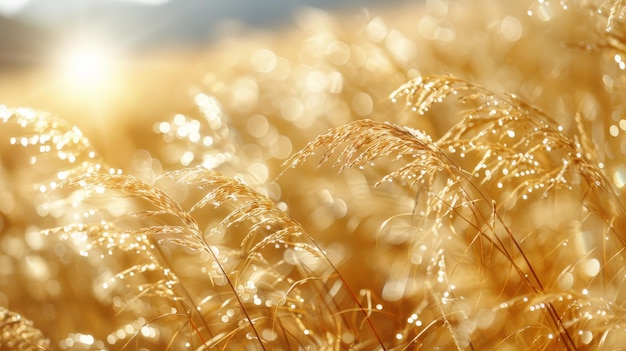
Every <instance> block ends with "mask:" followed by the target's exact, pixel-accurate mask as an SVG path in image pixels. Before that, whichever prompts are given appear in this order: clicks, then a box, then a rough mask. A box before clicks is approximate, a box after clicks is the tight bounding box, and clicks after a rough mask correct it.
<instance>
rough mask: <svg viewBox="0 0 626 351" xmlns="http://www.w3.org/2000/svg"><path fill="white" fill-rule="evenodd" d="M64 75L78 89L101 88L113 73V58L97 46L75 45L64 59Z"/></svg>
mask: <svg viewBox="0 0 626 351" xmlns="http://www.w3.org/2000/svg"><path fill="white" fill-rule="evenodd" d="M61 62H62V65H63V73H64V75H65V77H66V78H67V79H68V80H69V81H70V82H71V83H72V84H73V85H75V86H76V87H80V88H99V87H102V85H103V83H105V80H106V78H107V77H108V76H109V75H110V73H111V68H112V65H111V57H110V55H109V53H108V52H107V50H106V49H104V48H102V47H98V46H95V45H75V46H72V47H70V48H69V49H67V51H65V52H64V53H63V57H62V60H61Z"/></svg>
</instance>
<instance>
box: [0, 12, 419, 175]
mask: <svg viewBox="0 0 626 351" xmlns="http://www.w3.org/2000/svg"><path fill="white" fill-rule="evenodd" d="M399 3H409V1H406V0H393V1H384V0H342V1H335V0H291V1H289V0H265V1H249V0H230V1H217V0H186V1H168V0H134V1H130V0H127V1H122V0H117V1H112V0H58V1H48V0H0V104H4V105H7V106H9V107H30V108H34V109H38V110H44V111H47V112H50V113H52V114H54V115H58V116H60V117H61V118H63V119H66V120H68V121H70V123H73V124H76V125H77V126H78V127H79V128H81V129H82V130H83V132H84V133H85V134H86V136H87V137H88V138H89V139H90V140H91V141H92V143H93V144H95V146H96V148H97V149H99V150H110V149H116V148H111V147H110V146H111V145H118V143H120V142H127V141H128V134H126V135H122V134H119V131H117V130H116V129H115V128H116V125H117V124H118V123H116V121H123V122H120V123H123V125H128V124H129V123H128V122H129V121H130V120H132V121H133V122H132V123H131V124H135V125H137V128H138V129H139V128H141V130H143V131H146V130H151V129H152V128H151V124H152V123H153V122H154V121H155V120H163V119H169V118H170V117H171V116H173V115H174V114H176V113H180V112H184V111H186V110H187V109H189V108H190V106H192V105H193V102H192V99H191V95H190V93H189V90H190V88H191V87H192V86H194V85H197V84H199V83H201V81H202V78H203V76H205V75H207V74H209V73H210V72H218V73H219V72H221V71H223V66H220V65H218V64H216V62H220V60H221V59H223V58H224V57H225V56H224V52H228V53H229V54H228V55H235V56H236V57H234V58H227V59H226V60H231V61H232V60H233V59H236V60H241V61H247V60H249V58H246V57H244V56H245V55H250V53H249V52H246V50H245V49H241V51H239V50H240V48H245V47H246V44H245V42H246V40H247V41H248V43H249V42H250V41H252V40H257V41H258V38H260V37H264V38H266V39H267V38H270V40H277V39H276V38H278V37H281V36H283V37H284V36H285V35H286V34H288V33H290V32H293V31H294V29H295V30H298V28H297V27H298V23H300V22H301V21H300V19H301V18H300V17H299V16H302V14H303V13H305V12H307V11H309V12H310V11H311V9H312V8H314V9H320V10H321V11H319V12H320V13H333V14H337V15H338V16H345V17H346V18H350V17H354V16H358V15H359V13H364V12H367V11H370V10H372V9H380V10H382V9H384V8H389V7H392V6H393V5H394V4H396V5H397V4H399ZM412 3H415V1H412ZM307 9H309V10H307ZM300 29H302V28H300ZM251 38H253V39H251ZM229 41H230V42H229ZM225 43H227V45H225ZM292 44H293V43H292ZM255 45H256V43H255ZM260 45H262V44H260ZM277 45H288V44H280V41H278V42H277ZM237 55H238V56H237ZM218 57H220V59H218ZM143 121H145V122H143ZM146 123H149V124H150V125H148V126H146V125H145V124H146ZM142 124H143V127H142ZM126 128H127V129H132V128H128V127H126ZM118 129H123V128H118ZM127 132H133V131H132V130H130V131H127ZM116 159H117V160H116ZM111 161H112V163H113V164H114V165H116V166H118V167H123V166H124V163H125V162H126V161H127V160H125V159H124V158H123V157H121V155H112V157H111ZM116 161H117V162H116Z"/></svg>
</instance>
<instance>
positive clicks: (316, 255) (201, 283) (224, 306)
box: [46, 168, 382, 349]
mask: <svg viewBox="0 0 626 351" xmlns="http://www.w3.org/2000/svg"><path fill="white" fill-rule="evenodd" d="M172 180H173V181H174V183H173V185H172ZM161 181H163V182H164V183H166V184H169V185H168V191H177V190H180V188H186V189H189V190H188V192H189V193H190V194H192V196H190V197H189V198H188V199H183V200H182V202H179V201H176V200H174V199H173V198H172V197H171V196H170V195H168V191H165V190H163V189H160V188H159V187H158V186H151V185H148V184H146V183H144V182H142V181H140V180H138V179H136V178H134V177H132V176H126V175H115V174H113V175H110V174H109V175H105V174H85V175H83V176H80V177H76V178H74V179H70V180H68V181H66V182H64V183H63V184H62V185H63V186H64V187H68V188H69V187H78V190H76V191H78V192H82V193H83V194H82V196H81V198H84V199H85V200H88V199H89V198H91V197H98V196H105V197H106V196H107V195H109V194H110V193H109V192H111V191H113V193H112V194H116V193H117V194H123V195H124V196H125V197H126V198H127V199H128V202H129V203H130V205H129V206H128V208H129V209H132V210H134V211H130V212H128V214H127V215H126V216H127V217H128V219H127V220H125V219H124V218H123V217H120V216H115V222H116V223H119V224H114V223H113V222H106V221H102V222H100V223H96V224H93V225H88V224H83V223H76V224H71V225H67V226H64V227H59V228H54V229H50V230H48V231H46V233H47V234H48V235H58V236H59V237H60V238H61V239H64V240H70V241H71V240H75V241H78V243H77V245H78V246H79V248H80V251H81V253H82V254H83V256H90V257H92V256H93V257H97V256H98V253H99V252H106V253H107V254H106V255H107V256H108V257H118V260H120V261H121V260H123V259H122V257H123V256H121V255H122V254H123V253H128V254H131V253H135V254H136V255H137V257H135V258H134V259H133V260H131V262H134V264H132V265H130V266H129V267H127V268H124V269H122V270H119V271H117V272H116V273H115V275H114V277H113V278H111V279H109V280H103V283H102V285H103V286H105V287H107V286H108V291H110V293H115V292H120V291H123V290H121V289H119V288H115V284H114V283H116V281H126V285H125V288H126V290H131V291H136V293H135V297H134V299H136V300H146V299H153V298H155V297H156V298H160V299H163V301H165V302H167V303H168V304H169V305H171V306H176V307H175V308H180V307H181V306H182V308H183V309H184V310H185V311H187V313H186V315H187V318H188V323H189V325H191V326H193V328H192V331H190V332H182V331H181V332H180V333H178V332H177V333H175V334H166V333H163V334H162V337H165V336H166V335H169V336H168V337H169V338H170V342H169V343H170V344H171V345H172V347H174V345H179V343H184V342H185V341H184V340H185V339H186V340H194V343H196V344H198V345H201V346H200V348H203V347H209V348H211V347H229V348H230V347H246V348H251V349H265V348H266V347H267V345H271V344H274V343H279V344H281V345H292V346H294V347H296V346H297V345H300V346H304V345H308V347H316V348H318V347H325V346H324V345H327V343H328V342H330V341H329V340H328V339H327V338H328V337H329V336H328V335H336V336H335V337H337V338H340V337H341V332H339V331H333V332H329V331H328V330H326V331H324V332H323V331H322V329H318V328H327V327H328V326H329V325H334V326H335V327H334V328H338V330H346V329H347V330H350V331H351V333H354V338H353V340H352V341H351V342H349V343H348V344H355V345H356V344H365V343H371V342H372V340H375V341H374V342H375V343H378V344H381V345H382V342H381V341H380V339H378V338H377V336H376V333H375V330H374V329H373V326H372V325H371V324H368V328H369V329H365V330H360V329H361V327H359V326H357V325H358V324H359V323H361V322H355V324H352V323H350V322H349V319H347V317H346V316H347V315H352V314H356V315H361V317H360V318H356V317H355V320H363V321H365V319H366V317H367V316H368V315H369V313H371V312H367V311H365V310H364V308H363V307H362V306H361V305H360V304H359V302H358V300H357V299H356V298H355V297H354V294H353V293H352V292H351V291H350V290H349V289H348V288H347V287H346V286H345V285H344V283H345V282H343V281H342V279H341V276H340V275H339V273H338V272H337V270H336V268H335V267H334V266H333V264H332V262H330V261H329V259H328V257H326V255H325V253H324V251H323V250H322V249H321V248H320V247H318V246H317V244H316V242H315V241H314V240H313V239H312V238H311V237H310V236H308V234H306V232H305V231H304V230H303V229H302V227H301V226H300V225H299V224H298V223H297V222H296V221H294V220H293V219H292V218H290V217H289V216H288V215H287V214H286V213H285V212H284V211H282V210H280V209H279V208H278V207H277V206H276V205H275V204H274V203H273V202H272V201H271V200H269V199H268V198H267V197H265V196H263V195H261V194H259V193H257V192H256V191H254V190H253V189H251V188H250V187H248V186H247V185H245V184H244V183H242V182H241V181H238V180H235V179H232V178H228V177H224V176H222V175H219V174H216V173H215V172H212V171H208V170H206V169H202V168H195V169H187V170H180V171H175V172H171V173H167V174H165V175H163V176H162V178H161ZM157 183H158V182H157ZM95 203H98V202H97V201H96V202H95ZM144 207H147V208H145V209H144ZM106 208H107V204H104V207H103V208H100V209H98V211H99V212H102V213H103V214H106V212H107V211H101V210H106ZM135 209H136V210H135ZM196 218H197V219H196ZM131 219H133V220H132V221H131ZM171 221H178V223H177V224H169V222H171ZM155 222H157V223H158V222H161V223H160V224H159V225H154V223H155ZM163 222H165V223H163ZM120 224H121V225H125V226H129V227H130V228H129V229H121V228H119V227H118V225H120ZM201 228H204V229H201ZM171 244H173V245H171ZM174 249H175V250H182V252H181V253H180V254H179V255H177V256H175V257H172V256H171V254H169V252H171V250H174ZM100 256H101V257H102V254H100ZM107 256H105V257H107ZM124 260H126V259H124ZM190 263H191V265H190ZM141 277H144V278H143V279H140V278H141ZM320 294H321V295H320ZM328 294H332V295H333V297H330V298H326V297H324V296H325V295H328ZM318 295H320V296H318ZM305 310H309V311H316V314H315V315H311V314H308V315H305V314H302V313H301V311H305ZM127 312H133V311H127ZM135 312H136V313H142V312H141V311H135ZM318 314H319V315H318ZM169 315H170V316H171V317H175V316H179V317H180V313H178V312H172V313H169ZM320 316H323V317H320ZM319 318H323V319H327V320H328V321H327V322H326V323H324V324H321V325H319V326H318V327H315V328H314V327H313V326H314V325H315V322H314V320H319ZM159 319H160V318H159ZM235 320H236V321H239V322H238V323H234V322H233V321H235ZM156 324H157V322H155V323H154V326H153V325H151V326H150V327H154V328H156V327H157V325H156ZM327 333H331V334H327ZM325 335H326V336H325ZM133 338H139V335H137V334H135V335H134V336H133ZM279 340H280V341H279ZM128 342H129V341H126V343H128ZM332 343H333V344H337V343H338V344H341V343H342V341H340V340H339V339H337V340H334V341H332Z"/></svg>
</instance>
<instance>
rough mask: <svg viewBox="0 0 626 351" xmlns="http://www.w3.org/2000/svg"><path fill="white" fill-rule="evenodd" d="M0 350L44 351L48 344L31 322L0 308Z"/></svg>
mask: <svg viewBox="0 0 626 351" xmlns="http://www.w3.org/2000/svg"><path fill="white" fill-rule="evenodd" d="M0 350H6V351H9V350H23V351H45V350H50V342H49V340H48V339H46V338H45V337H44V336H43V334H42V333H41V331H39V329H37V328H35V327H34V326H33V323H32V322H31V321H29V320H28V319H25V318H24V317H22V316H21V315H19V314H17V313H15V312H11V311H9V310H7V309H5V308H4V307H0Z"/></svg>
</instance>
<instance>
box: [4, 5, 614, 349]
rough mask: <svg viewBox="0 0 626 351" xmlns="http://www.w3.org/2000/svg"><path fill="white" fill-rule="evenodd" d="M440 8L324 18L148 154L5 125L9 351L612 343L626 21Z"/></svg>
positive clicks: (213, 80) (49, 127)
mask: <svg viewBox="0 0 626 351" xmlns="http://www.w3.org/2000/svg"><path fill="white" fill-rule="evenodd" d="M429 4H430V5H427V7H426V9H425V10H422V11H424V12H423V13H422V17H421V18H422V21H420V22H419V23H420V25H421V26H422V27H420V28H421V29H420V30H418V32H419V33H417V34H416V33H413V32H411V29H410V28H412V27H411V25H410V24H411V23H413V22H412V21H408V20H407V22H406V23H408V24H406V23H404V21H399V22H398V23H397V26H398V28H399V29H397V30H396V29H392V28H390V27H389V26H390V24H386V25H385V24H384V23H383V22H382V19H381V17H373V18H369V17H368V18H367V20H366V22H365V25H362V26H360V27H359V25H357V24H355V23H352V22H351V23H350V25H348V26H345V25H344V26H342V25H341V24H338V23H335V22H333V21H332V20H330V19H329V18H328V17H327V15H326V14H321V13H319V12H312V13H311V14H309V17H306V18H304V19H303V20H302V23H304V24H305V25H303V26H304V27H306V29H304V30H303V31H307V30H308V31H311V32H312V34H310V35H309V36H307V40H306V41H305V42H303V43H302V44H301V47H302V49H301V51H298V50H296V49H294V48H293V46H292V45H286V44H284V43H283V42H279V43H278V44H275V45H276V46H277V47H276V48H275V49H274V50H275V51H271V52H268V51H267V50H268V49H265V48H263V49H254V50H256V51H254V53H253V54H251V55H250V56H251V57H257V59H256V60H255V59H252V61H250V62H251V63H242V62H236V63H234V64H232V65H231V66H228V65H225V66H220V70H219V71H217V73H215V71H212V72H213V73H212V75H209V76H207V77H204V79H203V81H204V83H205V84H206V85H204V86H203V85H200V86H199V87H195V88H194V89H192V90H193V98H194V99H195V104H196V106H195V107H196V109H197V110H196V111H195V112H193V113H195V115H191V113H190V114H186V115H183V114H178V115H176V116H175V117H173V118H165V119H155V120H150V123H152V125H151V124H147V125H146V122H145V120H143V119H142V120H141V121H140V122H137V123H138V125H135V124H134V123H135V122H133V121H132V120H128V121H124V122H123V123H121V124H119V125H116V126H115V128H121V132H120V131H118V132H120V133H131V131H133V130H135V129H136V128H140V127H142V129H141V130H143V131H142V133H146V134H149V135H147V136H143V138H142V140H141V141H139V142H137V145H134V146H133V147H128V144H121V146H119V147H114V146H111V148H112V149H113V150H107V152H105V153H100V152H98V150H97V149H96V148H95V147H93V146H92V145H91V144H90V141H89V140H88V138H86V137H85V136H84V135H83V133H82V132H81V131H80V130H79V129H78V128H77V127H75V126H73V125H72V124H70V123H66V122H63V121H62V120H60V119H59V118H57V117H54V116H52V115H49V114H46V113H43V112H39V111H35V110H30V109H12V108H6V107H3V108H2V109H0V121H2V128H1V129H0V142H1V143H2V144H1V145H0V151H1V152H2V164H1V166H2V168H1V169H0V171H1V172H2V173H1V174H2V178H1V179H2V180H1V181H0V199H2V200H3V201H2V204H0V214H1V215H2V217H1V219H2V220H3V227H2V232H1V234H0V235H1V236H0V244H1V245H0V263H1V264H2V265H3V266H2V267H0V277H2V278H3V280H2V285H0V287H1V288H2V290H0V306H1V305H2V304H4V305H6V306H5V307H6V308H5V307H0V350H5V349H6V350H9V349H27V350H48V349H57V348H58V349H72V350H83V349H98V350H99V349H111V350H144V349H171V350H179V349H180V350H182V349H193V350H213V349H216V350H226V349H228V350H231V349H245V350H283V349H284V350H299V349H302V350H412V349H435V348H439V349H457V350H466V349H472V350H482V349H499V350H520V349H521V350H579V349H580V350H583V349H602V350H615V349H620V348H622V347H623V346H622V345H623V343H624V341H625V340H626V335H624V330H626V329H624V328H625V326H626V311H625V306H624V301H625V299H626V285H625V283H626V278H625V277H626V269H625V267H626V257H625V256H624V247H625V240H626V238H625V237H624V235H625V234H626V233H625V232H624V230H625V229H624V228H626V221H625V219H626V211H625V209H624V207H623V206H624V204H623V185H624V184H622V183H621V180H620V179H621V178H620V177H621V176H622V173H623V170H622V167H624V165H623V161H622V156H623V154H624V152H622V151H621V149H620V147H621V146H620V145H619V140H620V137H623V130H626V128H622V124H623V123H624V122H623V121H626V120H625V119H623V118H622V117H623V116H622V113H623V102H622V101H621V100H620V97H622V96H623V87H622V84H623V83H624V81H623V73H622V72H621V71H622V70H623V68H620V67H619V65H620V62H622V61H621V55H622V54H624V50H623V43H624V42H626V40H625V39H624V36H623V31H622V27H623V18H622V17H623V14H624V8H625V7H624V5H623V4H622V2H621V1H612V2H603V1H600V2H598V3H597V4H596V3H592V2H583V1H580V2H574V1H563V2H561V5H562V6H563V7H568V9H567V10H562V9H560V7H559V8H558V9H557V4H552V5H549V4H545V2H530V3H526V4H524V6H525V7H524V6H521V5H519V4H517V3H516V4H509V5H503V4H499V3H498V2H492V1H487V2H485V3H481V4H480V6H481V7H479V9H477V8H475V7H472V6H475V3H471V4H469V3H466V2H463V1H451V2H450V3H448V2H443V1H433V2H429ZM444 5H445V6H446V7H445V9H446V11H443V10H442V9H443V7H441V6H444ZM468 6H469V7H470V8H472V9H473V12H467V11H466V10H467V9H468ZM490 6H495V7H494V8H496V9H499V10H501V11H502V12H503V14H502V13H491V14H490V13H487V14H481V13H480V8H482V7H485V8H488V7H490ZM546 6H552V7H550V8H546ZM529 8H530V9H531V10H532V11H535V12H536V13H535V14H534V15H533V16H534V17H532V16H531V17H530V19H529V18H528V17H524V16H526V12H525V11H526V10H527V9H529ZM520 9H522V10H523V11H521V12H520ZM590 9H591V11H590ZM539 10H541V11H544V12H538V11H539ZM548 10H549V11H548ZM442 11H443V12H442ZM507 11H508V12H507ZM546 11H547V12H546ZM559 11H560V12H559ZM495 12H498V11H495ZM420 13H421V12H420ZM481 16H482V17H481ZM542 16H543V17H542ZM405 17H409V16H408V15H405ZM402 18H404V17H402ZM537 18H539V19H538V20H537ZM484 19H491V20H493V21H496V20H497V21H496V22H493V23H496V25H492V26H491V27H489V28H486V29H485V28H484V23H486V22H485V21H482V20H484ZM581 19H585V20H584V21H583V20H581ZM434 20H437V21H439V24H438V27H437V28H439V30H440V31H439V32H437V31H434V30H430V29H432V28H430V27H428V25H430V24H432V23H433V21H434ZM453 20H456V21H458V22H455V23H457V24H456V25H457V32H455V33H456V34H455V35H456V36H458V37H453V38H452V39H451V38H450V37H448V36H447V35H449V33H448V32H446V31H445V30H446V28H448V27H446V26H447V24H446V23H452V21H453ZM533 21H534V22H533ZM537 21H539V22H537ZM560 23H565V24H566V25H567V26H564V27H559V26H558V25H556V24H560ZM403 26H404V27H403ZM450 26H452V25H450ZM472 26H473V27H472ZM494 26H496V27H497V26H499V27H498V28H500V29H499V30H497V31H495V32H489V30H493V28H495V27H494ZM585 26H587V27H585ZM346 27H348V28H347V29H346ZM352 27H354V28H360V29H361V30H362V31H363V32H362V33H359V34H350V35H348V34H346V32H348V31H349V30H350V28H352ZM388 27H389V28H388ZM466 27H468V28H478V29H476V31H478V30H482V31H484V32H481V33H483V34H484V33H488V34H484V35H483V34H477V32H472V31H469V30H468V31H462V30H461V29H463V28H466ZM401 28H405V30H406V32H401V31H400V30H401ZM429 28H430V29H429ZM433 28H434V27H433ZM490 28H491V29H490ZM448 29H449V28H448ZM589 29H591V30H589ZM544 32H546V33H557V34H550V36H544V35H543V33H544ZM570 32H576V33H584V35H587V36H586V37H584V38H580V41H579V42H573V41H572V40H571V38H570V39H568V40H567V41H565V42H563V41H560V40H562V39H563V36H560V35H570V34H571V33H570ZM333 33H334V34H333ZM403 33H404V34H403ZM446 33H448V34H446ZM472 33H473V34H472ZM521 33H524V36H521ZM518 34H520V35H519V36H518ZM464 35H465V36H467V37H472V38H473V39H472V40H475V42H474V44H476V45H479V44H481V45H482V44H485V43H486V44H485V45H487V47H491V46H493V47H491V48H490V49H489V51H487V49H485V52H482V53H481V55H485V54H486V53H489V54H490V55H492V56H491V57H492V58H493V60H495V61H497V62H500V63H498V64H494V62H495V61H490V62H483V63H480V62H479V61H474V59H476V57H477V56H476V55H478V54H477V53H471V52H470V51H466V50H465V49H463V47H464V44H463V42H462V41H463V39H464V38H465V37H464ZM473 35H476V37H474V36H473ZM581 35H583V34H581ZM424 36H432V38H430V39H427V40H425V39H424V38H423V37H424ZM477 37H480V38H483V39H484V38H485V37H488V39H489V40H487V41H483V40H480V39H476V38H477ZM297 38H299V37H298V36H297V35H296V39H293V38H291V37H289V36H285V37H284V38H282V39H281V40H284V42H285V43H293V42H294V41H297V40H298V39H297ZM383 39H384V40H383ZM533 39H535V40H537V42H536V43H533ZM256 40H259V41H263V40H264V39H263V38H255V40H253V41H252V43H248V44H247V45H251V46H252V47H255V46H254V45H255V44H254V43H256ZM450 41H453V44H455V45H450ZM546 43H549V44H551V45H552V46H542V45H544V44H546ZM563 44H566V45H563ZM322 47H323V48H325V50H327V51H325V52H326V54H324V55H322V54H320V51H319V50H318V49H320V48H322ZM538 47H541V48H542V50H546V51H549V52H550V53H551V54H553V55H556V54H559V55H562V56H561V59H562V60H563V61H567V62H568V63H569V64H573V63H576V64H584V65H582V66H580V67H577V68H579V69H581V70H582V69H583V68H584V69H585V72H576V71H575V70H574V69H572V68H567V69H566V68H563V67H570V66H567V65H566V64H563V63H561V61H558V60H557V61H558V63H555V62H557V61H550V62H543V61H542V62H540V64H541V65H542V66H541V67H539V68H538V67H534V66H533V63H532V60H530V58H529V57H528V56H524V55H522V53H523V51H524V50H528V49H529V48H534V49H535V50H536V49H537V48H538ZM346 48H347V49H346ZM455 49H458V50H459V51H458V52H454V51H453V50H455ZM483 49H484V48H483ZM214 50H215V49H214ZM246 50H248V49H247V48H243V49H241V48H238V49H233V48H231V49H229V50H227V51H226V52H227V53H226V54H224V55H225V57H226V58H228V57H231V56H232V55H234V54H232V53H237V54H240V53H241V52H246ZM263 50H266V51H263ZM346 50H347V51H346ZM416 50H417V52H419V51H420V50H422V51H423V53H421V54H420V55H417V54H415V52H416ZM346 52H349V53H350V54H349V55H346ZM313 53H317V54H318V55H319V56H310V55H313ZM461 53H464V54H463V55H461ZM305 54H306V55H305ZM444 54H445V55H444ZM259 55H260V56H259ZM263 55H265V56H263ZM272 55H274V56H272ZM281 55H282V56H281ZM438 55H442V56H441V59H436V57H437V56H438ZM499 55H503V56H499ZM258 57H265V58H266V59H267V58H269V61H267V60H261V59H259V58H258ZM272 57H273V58H274V59H275V60H276V62H274V63H275V67H273V68H271V69H270V68H268V67H269V66H267V62H270V61H272V60H271V59H272ZM285 57H286V58H285ZM368 57H369V59H368ZM502 57H507V58H506V59H503V58H502ZM558 58H559V57H557V59H558ZM279 59H283V61H280V60H279ZM224 60H225V61H227V60H226V59H224ZM420 60H422V61H423V62H420ZM501 60H502V61H506V60H509V62H506V63H501ZM218 61H219V60H218ZM285 61H288V62H287V63H285ZM280 62H282V63H280ZM289 62H291V63H289ZM607 62H608V63H607ZM279 63H280V64H279ZM590 63H596V64H597V65H589V64H590ZM281 64H282V65H283V66H280V65H281ZM551 64H553V65H554V66H550V65H551ZM563 65H566V66H563ZM615 65H617V68H615ZM270 66H271V65H270ZM287 66H289V67H288V69H289V70H291V72H292V73H291V74H289V75H285V74H284V72H283V73H281V72H282V71H281V69H282V70H285V69H287V68H285V67H287ZM212 67H213V66H212ZM281 67H282V68H281ZM211 69H212V70H214V68H211ZM362 70H365V71H366V72H367V73H368V74H363V72H361V71H362ZM448 71H449V72H448ZM540 71H544V72H548V73H549V74H548V75H547V76H545V75H543V76H542V74H540ZM421 72H429V73H432V74H423V73H421ZM550 72H551V73H550ZM555 72H556V73H555ZM442 73H445V74H442ZM448 73H450V74H448ZM452 74H454V75H452ZM551 74H552V75H551ZM217 75H221V76H219V77H218V76H217ZM220 77H221V78H220ZM380 77H388V80H385V81H382V80H380V79H379V78H380ZM502 77H508V78H509V79H506V80H502V81H501V80H500V79H501V78H502ZM559 80H562V82H561V81H559ZM522 81H524V83H521V82H522ZM590 82H591V83H590ZM515 83H520V84H519V86H517V87H515ZM487 87H489V88H487ZM557 88H558V89H557ZM501 91H509V93H502V92H501ZM579 98H580V100H581V101H577V99H579ZM190 115H191V116H190ZM116 122H119V121H116ZM99 123H100V122H99ZM620 128H621V129H620ZM324 130H327V131H325V132H324ZM94 137H96V138H97V136H94ZM109 145H112V144H109ZM140 145H141V146H140ZM292 147H293V148H294V149H295V150H299V151H296V152H295V153H292V152H285V149H287V151H291V148H292ZM111 153H120V154H122V155H119V156H117V157H119V158H117V157H116V158H117V159H120V158H121V159H124V158H126V159H127V160H128V163H127V164H126V165H125V166H123V167H120V168H119V169H118V168H114V167H112V166H110V165H108V164H107V161H106V157H104V156H101V155H110V154H111ZM289 155H290V156H289ZM310 160H312V161H315V162H316V164H317V168H313V167H310V163H311V162H308V161H310ZM111 163H118V162H111ZM281 163H282V165H281ZM327 165H330V167H328V166H327ZM3 267H4V268H3ZM22 316H24V317H22ZM30 320H32V321H33V322H31V321H30Z"/></svg>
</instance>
